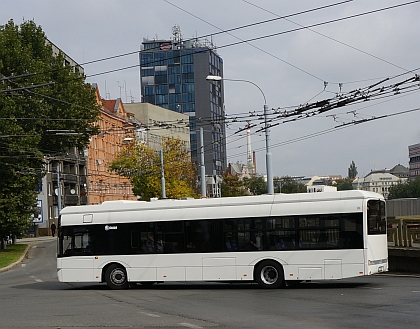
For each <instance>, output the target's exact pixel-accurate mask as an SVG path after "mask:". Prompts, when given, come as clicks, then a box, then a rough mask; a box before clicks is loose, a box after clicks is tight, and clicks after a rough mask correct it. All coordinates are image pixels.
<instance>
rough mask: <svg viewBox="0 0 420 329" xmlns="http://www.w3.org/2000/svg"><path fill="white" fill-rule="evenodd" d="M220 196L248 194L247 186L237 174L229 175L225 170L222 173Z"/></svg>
mask: <svg viewBox="0 0 420 329" xmlns="http://www.w3.org/2000/svg"><path fill="white" fill-rule="evenodd" d="M221 192H222V197H232V196H245V195H249V194H250V193H249V192H248V190H247V188H246V187H245V186H244V184H243V182H242V181H241V180H240V179H239V176H237V175H231V174H229V173H228V172H227V171H226V172H225V174H224V175H223V180H222V186H221Z"/></svg>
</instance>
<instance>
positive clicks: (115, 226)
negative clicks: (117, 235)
mask: <svg viewBox="0 0 420 329" xmlns="http://www.w3.org/2000/svg"><path fill="white" fill-rule="evenodd" d="M116 229H117V225H114V226H111V225H105V231H109V230H116Z"/></svg>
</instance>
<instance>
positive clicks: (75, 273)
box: [57, 190, 388, 289]
mask: <svg viewBox="0 0 420 329" xmlns="http://www.w3.org/2000/svg"><path fill="white" fill-rule="evenodd" d="M386 227H387V225H386V215H385V201H384V199H383V196H382V195H380V194H377V193H373V192H367V191H359V190H353V191H340V192H337V191H334V192H320V193H298V194H275V195H260V196H245V197H230V198H214V199H185V200H169V199H167V200H156V201H150V202H147V201H127V200H121V201H106V202H103V203H102V204H99V205H87V206H72V207H66V208H64V209H63V210H62V211H61V213H60V217H59V223H58V248H57V249H58V250H57V274H58V279H59V281H61V282H97V283H101V282H106V283H107V285H108V286H109V287H110V288H112V289H125V288H128V287H129V286H130V284H137V283H140V284H144V285H151V284H154V283H161V282H174V281H209V282H210V281H211V282H214V281H219V282H232V281H242V282H257V283H258V284H259V285H260V286H261V287H262V288H279V287H282V286H285V285H286V283H294V282H300V281H306V280H338V279H343V278H352V277H357V276H363V275H371V274H376V273H380V272H385V271H387V270H388V250H387V235H386Z"/></svg>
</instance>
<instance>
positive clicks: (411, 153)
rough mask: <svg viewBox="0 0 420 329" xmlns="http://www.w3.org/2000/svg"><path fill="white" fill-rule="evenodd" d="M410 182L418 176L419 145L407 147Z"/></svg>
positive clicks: (419, 174) (419, 163) (419, 168)
mask: <svg viewBox="0 0 420 329" xmlns="http://www.w3.org/2000/svg"><path fill="white" fill-rule="evenodd" d="M408 157H409V158H410V163H409V169H410V180H411V181H413V180H415V179H416V178H417V177H419V176H420V143H418V144H414V145H410V146H408Z"/></svg>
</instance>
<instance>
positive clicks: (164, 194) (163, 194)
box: [160, 149, 166, 199]
mask: <svg viewBox="0 0 420 329" xmlns="http://www.w3.org/2000/svg"><path fill="white" fill-rule="evenodd" d="M160 172H161V175H162V176H161V179H160V181H161V184H162V199H166V188H165V169H164V168H163V149H161V150H160Z"/></svg>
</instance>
